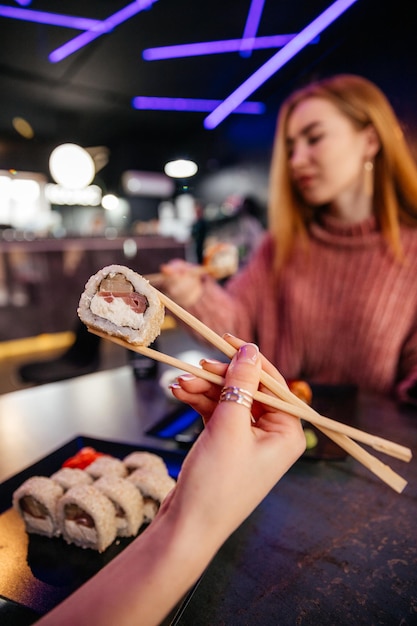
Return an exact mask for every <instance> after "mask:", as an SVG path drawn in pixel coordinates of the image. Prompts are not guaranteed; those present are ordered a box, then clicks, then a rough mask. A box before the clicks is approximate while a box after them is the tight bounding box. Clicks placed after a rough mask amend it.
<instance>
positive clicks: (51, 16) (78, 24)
mask: <svg viewBox="0 0 417 626" xmlns="http://www.w3.org/2000/svg"><path fill="white" fill-rule="evenodd" d="M0 17H10V18H12V19H14V20H23V21H25V22H36V23H38V24H50V25H51V26H64V27H65V28H76V29H78V30H89V29H90V28H94V27H96V26H97V24H100V23H101V22H99V21H98V20H89V19H88V18H85V17H74V16H72V15H62V14H59V13H47V12H46V11H33V10H32V9H19V8H18V7H9V6H5V5H3V4H0Z"/></svg>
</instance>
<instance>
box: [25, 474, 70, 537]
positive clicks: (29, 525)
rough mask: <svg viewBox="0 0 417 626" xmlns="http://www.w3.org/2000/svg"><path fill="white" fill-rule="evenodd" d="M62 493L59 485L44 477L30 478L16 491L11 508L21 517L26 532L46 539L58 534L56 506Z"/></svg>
mask: <svg viewBox="0 0 417 626" xmlns="http://www.w3.org/2000/svg"><path fill="white" fill-rule="evenodd" d="M63 493H64V490H63V488H62V487H61V485H59V484H58V483H56V482H55V481H53V480H51V479H50V478H47V477H46V476H32V477H31V478H28V479H27V480H25V482H23V483H22V484H21V485H20V487H18V488H17V489H16V491H15V492H14V493H13V507H14V509H15V510H16V511H17V512H18V513H19V515H20V516H21V517H22V519H23V521H24V523H25V528H26V532H28V533H33V534H37V535H45V536H46V537H56V536H58V535H59V534H60V529H59V523H58V520H57V505H58V501H59V499H60V498H61V496H62V494H63Z"/></svg>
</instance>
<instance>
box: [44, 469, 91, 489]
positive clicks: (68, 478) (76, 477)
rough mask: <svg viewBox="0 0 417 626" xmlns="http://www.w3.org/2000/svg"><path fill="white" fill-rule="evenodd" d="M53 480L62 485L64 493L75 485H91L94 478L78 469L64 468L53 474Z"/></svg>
mask: <svg viewBox="0 0 417 626" xmlns="http://www.w3.org/2000/svg"><path fill="white" fill-rule="evenodd" d="M51 479H52V480H54V481H55V482H56V483H58V484H59V485H61V487H62V488H63V490H64V491H67V489H70V487H74V486H75V485H91V483H92V482H93V477H92V476H90V474H88V473H87V472H85V471H84V470H82V469H79V468H76V467H62V468H61V469H60V470H58V471H57V472H55V473H54V474H52V476H51Z"/></svg>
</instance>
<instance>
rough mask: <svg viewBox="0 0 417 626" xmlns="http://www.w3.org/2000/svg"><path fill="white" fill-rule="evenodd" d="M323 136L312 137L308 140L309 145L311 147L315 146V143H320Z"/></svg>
mask: <svg viewBox="0 0 417 626" xmlns="http://www.w3.org/2000/svg"><path fill="white" fill-rule="evenodd" d="M322 137H323V135H312V136H311V137H309V138H308V140H307V141H308V144H309V145H310V146H313V145H314V144H315V143H318V142H319V141H320V139H322Z"/></svg>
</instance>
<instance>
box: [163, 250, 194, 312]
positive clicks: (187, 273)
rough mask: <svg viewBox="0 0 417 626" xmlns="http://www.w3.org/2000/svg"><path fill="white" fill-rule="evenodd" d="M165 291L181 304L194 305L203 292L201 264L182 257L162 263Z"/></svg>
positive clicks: (183, 305)
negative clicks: (195, 263) (189, 261)
mask: <svg viewBox="0 0 417 626" xmlns="http://www.w3.org/2000/svg"><path fill="white" fill-rule="evenodd" d="M160 270H161V273H162V276H163V285H162V288H163V290H164V292H165V293H166V294H167V295H168V296H169V297H170V298H172V299H173V300H175V302H177V303H178V304H179V305H180V306H182V307H184V308H187V307H189V306H192V305H193V304H194V303H195V302H197V300H198V299H199V298H200V296H201V295H202V293H203V285H202V277H201V273H200V272H199V271H198V270H199V266H197V265H193V264H192V263H187V261H183V260H182V259H173V260H172V261H170V262H169V263H166V264H165V265H161V268H160Z"/></svg>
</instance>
